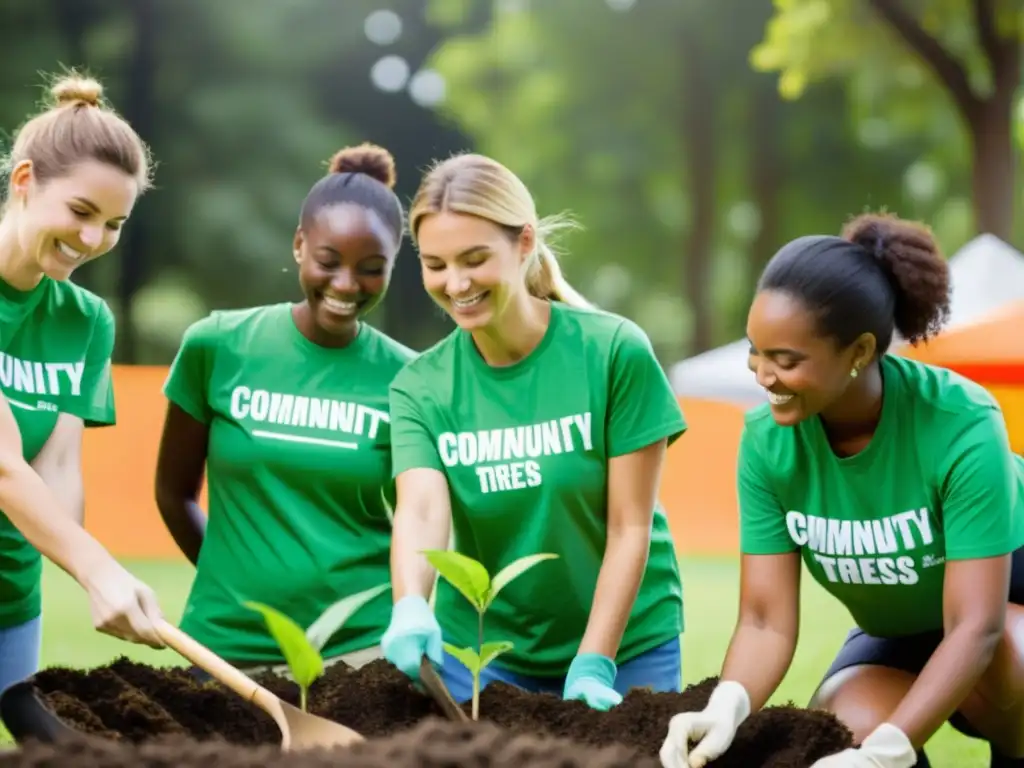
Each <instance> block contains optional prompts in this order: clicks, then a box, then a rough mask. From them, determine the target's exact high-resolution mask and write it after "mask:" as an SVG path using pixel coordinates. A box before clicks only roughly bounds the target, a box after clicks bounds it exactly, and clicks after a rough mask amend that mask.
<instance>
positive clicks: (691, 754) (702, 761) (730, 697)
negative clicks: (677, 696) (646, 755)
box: [658, 680, 750, 768]
mask: <svg viewBox="0 0 1024 768" xmlns="http://www.w3.org/2000/svg"><path fill="white" fill-rule="evenodd" d="M749 715H750V696H749V695H748V694H747V691H746V689H745V688H744V687H743V686H742V685H740V684H739V683H737V682H734V681H732V680H725V681H723V682H720V683H719V684H718V685H717V686H715V690H714V691H712V693H711V698H709V699H708V703H707V706H706V707H704V709H703V710H701V711H700V712H680V713H679V714H678V715H675V716H673V717H672V719H671V720H669V723H668V736H666V737H665V743H664V744H662V746H661V752H660V753H659V754H658V756H659V757H660V758H661V764H662V766H663V768H703V767H704V766H705V765H707V763H709V762H710V761H712V760H714V759H715V758H717V757H721V755H722V754H723V753H724V752H725V751H726V750H727V749H728V748H729V747H730V746H731V745H732V740H733V739H734V738H735V737H736V730H737V729H738V728H739V727H740V724H741V723H742V722H743V721H744V720H746V719H747V717H748V716H749ZM691 741H696V742H697V746H696V747H694V748H693V751H690V748H689V747H690V742H691Z"/></svg>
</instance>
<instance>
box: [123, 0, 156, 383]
mask: <svg viewBox="0 0 1024 768" xmlns="http://www.w3.org/2000/svg"><path fill="white" fill-rule="evenodd" d="M127 6H128V12H129V13H130V14H131V17H132V26H133V27H134V33H135V35H134V36H135V44H134V47H133V50H132V55H131V57H130V58H129V59H128V60H127V62H126V65H127V66H126V72H127V76H128V77H127V83H128V87H127V89H126V90H127V95H126V98H125V109H124V116H125V118H126V119H127V120H128V122H130V123H131V124H132V127H134V128H135V130H136V131H137V132H138V133H139V135H140V136H141V137H142V139H143V141H147V142H149V141H151V137H152V135H153V129H154V126H155V123H156V121H155V116H156V115H155V110H156V105H155V103H154V101H153V93H154V90H155V86H154V81H155V79H156V7H155V6H156V0H127ZM147 213H148V210H146V209H145V207H144V206H143V209H142V210H140V211H138V212H137V213H136V214H135V216H133V217H132V221H131V222H130V223H129V225H128V227H127V228H126V232H125V236H124V239H123V240H122V245H121V260H120V265H121V275H120V280H118V286H117V298H118V303H119V304H120V309H121V321H120V322H119V323H118V329H117V331H118V332H117V339H118V344H119V346H120V355H119V360H120V361H121V362H124V363H129V364H131V363H135V362H137V349H138V340H137V337H136V327H135V322H134V313H133V311H132V309H133V302H134V298H135V294H136V293H138V291H139V289H140V288H142V286H143V284H144V283H145V280H146V272H147V269H146V267H147V263H146V260H147V255H148V252H149V242H150V227H149V221H148V218H149V217H148V216H147Z"/></svg>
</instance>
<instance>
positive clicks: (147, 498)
mask: <svg viewBox="0 0 1024 768" xmlns="http://www.w3.org/2000/svg"><path fill="white" fill-rule="evenodd" d="M1022 41H1024V4H1022V0H775V2H771V0H703V1H698V0H3V2H2V3H0V48H2V50H3V51H4V57H3V66H2V67H0V127H2V128H3V129H4V131H7V132H10V131H13V130H14V129H15V128H16V127H17V126H18V125H19V124H20V122H21V121H22V119H23V118H24V116H25V115H26V114H27V113H28V112H30V111H31V110H32V109H33V107H34V105H35V102H36V101H37V99H38V98H39V97H40V96H41V95H42V90H41V89H42V88H43V87H45V85H46V82H47V81H46V78H45V75H46V74H47V73H56V72H59V71H61V69H62V68H64V67H77V68H81V69H84V70H86V71H88V72H89V73H91V74H93V75H95V76H97V77H99V78H100V79H101V80H102V82H103V84H104V86H105V88H106V94H107V96H108V97H109V99H110V100H111V102H112V104H113V105H114V106H115V107H116V108H117V109H118V110H119V111H120V112H121V113H122V114H124V115H125V116H126V117H127V118H128V119H129V120H130V121H131V122H132V123H133V125H134V126H135V127H136V128H137V129H138V130H139V132H140V133H141V134H142V135H143V137H144V138H145V139H146V140H147V141H148V142H149V144H150V146H151V147H152V150H153V153H154V155H155V158H156V160H157V162H158V167H157V172H156V188H155V189H154V190H153V191H151V192H150V193H148V194H147V195H146V196H145V197H143V198H142V199H141V200H140V202H139V204H138V206H137V208H136V212H135V214H134V215H133V217H132V220H131V221H130V223H129V225H128V227H127V229H126V231H125V235H124V236H123V238H122V240H121V244H120V245H119V246H118V248H117V249H116V250H115V251H114V253H113V254H111V255H110V256H107V257H105V258H103V259H100V260H98V261H96V262H93V263H91V264H89V265H87V266H85V267H83V268H82V269H80V270H79V271H78V272H76V276H75V279H76V281H78V282H80V283H82V284H83V285H85V286H87V287H88V288H90V289H92V290H94V291H96V292H97V293H99V294H100V295H101V296H103V297H104V298H105V299H107V300H108V301H109V303H110V305H111V307H112V308H113V309H114V312H115V314H116V316H117V318H118V337H117V347H116V353H115V362H116V363H117V364H118V366H119V369H118V372H117V376H118V377H119V378H118V390H117V397H118V403H119V424H118V426H117V427H115V428H114V429H111V430H95V431H92V432H90V434H89V435H88V436H87V441H90V440H91V441H92V444H91V446H92V447H91V449H90V448H89V446H88V445H87V451H86V459H85V461H86V472H87V478H86V480H87V491H88V493H89V495H88V498H87V516H86V519H87V525H88V526H90V527H91V528H92V529H93V530H94V531H97V532H98V535H99V536H100V538H101V540H103V541H104V542H105V543H107V544H108V545H110V546H112V547H113V548H114V550H115V551H117V552H118V553H119V554H121V555H123V556H125V557H126V558H129V559H131V558H135V559H134V560H132V562H135V563H136V564H137V568H138V569H139V572H140V573H141V574H145V575H146V576H147V577H149V578H152V579H153V580H154V586H159V587H160V589H161V590H162V595H164V598H165V601H166V603H167V606H166V607H167V609H168V611H169V612H170V613H171V614H172V615H173V616H175V617H176V616H177V615H178V614H177V611H180V608H181V605H182V602H183V600H184V596H185V593H186V591H187V588H188V583H189V581H190V578H191V577H190V572H191V568H190V566H188V565H187V564H185V563H184V562H183V560H182V559H181V558H180V557H178V556H177V553H176V550H175V549H174V547H173V543H172V542H171V541H170V538H169V536H167V535H166V532H165V531H163V529H162V524H161V523H160V520H159V516H158V513H157V512H156V509H155V506H154V504H153V500H152V466H153V462H154V457H155V450H156V442H157V441H158V439H159V428H160V424H161V423H162V417H163V407H164V402H163V399H162V396H161V395H160V390H159V387H160V384H161V383H162V376H163V372H164V370H165V369H164V366H166V365H167V364H168V363H169V362H170V361H171V359H172V358H173V356H174V354H175V352H176V350H177V347H178V344H179V342H180V339H181V335H182V332H183V331H184V330H185V328H186V327H187V326H188V325H189V324H190V323H192V322H194V321H195V320H197V319H199V318H201V317H203V316H205V315H206V314H207V313H208V312H209V311H211V310H213V309H220V308H232V307H245V306H252V305H256V304H263V303H269V302H276V301H286V300H296V299H298V298H300V294H299V289H298V285H297V276H296V274H295V266H294V263H293V262H292V259H291V240H292V236H293V232H294V228H295V225H296V222H297V217H298V210H299V206H300V204H301V201H302V199H303V197H304V196H305V194H306V192H307V190H308V189H309V187H310V185H311V184H313V183H314V182H315V181H316V180H317V179H318V178H319V177H320V176H321V175H322V174H323V172H324V171H325V163H326V160H327V159H328V158H329V157H330V155H331V154H332V153H333V152H335V151H336V150H337V149H339V148H340V147H342V146H346V145H352V144H357V143H359V142H362V141H371V142H375V143H378V144H381V145H383V146H385V147H387V148H388V149H389V150H390V151H391V152H392V153H393V154H394V156H395V158H396V162H397V166H398V185H397V191H398V193H399V195H400V196H401V198H402V199H403V200H404V201H408V200H409V199H410V198H411V196H412V194H413V193H414V191H415V189H416V186H417V184H418V182H419V179H420V176H421V173H422V172H423V171H424V170H425V169H426V167H427V166H428V164H429V163H430V162H431V161H432V160H433V159H435V158H443V157H445V156H447V155H449V154H451V153H453V152H458V151H464V150H474V151H478V152H482V153H485V154H489V155H492V156H494V157H496V158H498V159H499V160H501V161H502V162H503V163H505V164H507V165H508V166H510V167H511V168H512V169H513V170H514V171H516V172H517V173H518V174H519V175H520V176H521V177H522V178H523V179H524V180H525V182H526V183H527V184H528V185H529V187H530V188H531V190H532V191H533V192H534V194H535V197H536V199H537V203H538V207H539V209H540V212H541V213H542V214H549V213H555V212H559V211H569V212H571V213H573V214H574V215H575V217H576V218H577V219H578V220H579V222H580V223H581V224H582V225H583V229H582V230H580V231H578V232H574V233H572V234H571V235H570V236H568V237H567V238H566V239H565V240H563V241H562V242H561V243H560V246H561V249H562V251H563V252H564V255H563V264H564V269H565V271H566V273H567V276H568V278H569V280H570V281H571V282H572V283H573V284H574V285H575V286H577V287H578V288H579V289H580V290H581V291H582V292H583V293H584V294H585V295H586V296H588V297H589V298H590V299H591V300H593V301H595V302H596V303H597V304H599V305H600V306H602V307H604V308H606V309H609V310H612V311H614V312H618V313H621V314H623V315H626V316H628V317H630V318H632V319H633V320H635V321H636V322H638V323H639V324H640V325H641V326H642V327H643V328H644V329H645V330H646V331H647V333H648V334H649V335H650V337H651V339H652V342H653V343H654V346H655V349H656V351H657V353H658V356H659V358H660V360H661V361H662V363H663V365H664V366H665V368H666V370H668V371H669V372H670V373H671V374H672V378H673V383H674V384H675V385H676V387H677V391H678V392H679V394H680V397H681V399H683V400H685V403H684V409H685V410H686V412H687V415H688V417H689V418H690V421H691V425H692V429H691V432H690V435H688V437H687V438H686V439H684V440H682V441H680V442H679V443H678V444H677V446H676V447H674V448H673V451H672V452H671V454H672V457H670V461H672V460H673V458H674V461H675V465H676V467H675V469H673V470H671V471H668V472H666V483H667V484H671V483H675V486H673V488H671V489H668V490H665V491H664V492H663V494H662V497H663V500H665V501H666V506H668V507H669V512H670V515H672V521H673V531H674V533H675V535H676V537H677V539H678V540H679V541H680V550H681V552H682V553H683V554H684V573H685V574H687V577H688V584H687V594H688V595H690V596H692V597H688V598H687V600H688V602H687V614H688V619H687V621H688V627H689V630H688V638H689V639H688V640H687V642H686V648H687V651H686V653H685V655H684V670H685V676H686V678H687V681H688V682H689V681H693V680H694V679H699V678H700V677H702V676H705V675H710V674H714V673H716V671H717V669H718V666H719V665H720V663H721V654H722V652H723V649H724V647H725V643H726V642H727V639H728V634H729V632H730V631H731V627H732V622H733V621H734V619H735V609H734V606H735V597H736V590H737V584H736V568H735V565H736V560H735V507H734V498H733V490H732V489H733V483H734V481H733V473H734V471H735V464H734V459H735V445H736V441H737V439H738V435H739V429H740V426H741V423H742V413H743V410H744V409H745V408H746V407H748V406H749V404H750V403H751V402H753V401H756V400H757V398H758V392H757V390H756V387H754V386H753V381H752V378H753V377H752V376H751V374H750V373H749V372H748V371H746V369H745V365H746V348H745V346H744V344H743V342H742V340H741V339H742V337H743V335H744V325H745V315H746V310H747V307H748V304H749V301H750V298H751V292H752V288H753V285H754V282H755V280H756V278H757V276H758V273H759V271H760V269H761V267H762V266H763V265H764V263H765V262H766V260H767V259H768V258H770V256H771V255H772V254H773V253H774V252H775V250H776V249H777V248H778V247H779V246H780V245H781V244H782V243H784V242H785V241H787V240H789V239H791V238H793V237H796V236H799V235H803V234H808V233H826V234H834V233H838V232H839V230H840V228H841V226H842V224H843V222H844V221H845V220H846V219H847V218H849V217H850V216H852V215H855V214H857V213H859V212H862V211H864V210H867V209H873V210H878V209H887V210H890V211H894V212H896V213H898V214H900V215H902V216H905V217H914V218H919V219H922V220H924V221H926V222H927V223H928V224H929V225H930V226H931V227H932V228H933V230H934V231H935V233H936V235H937V237H938V239H939V241H940V243H941V245H942V248H943V250H944V252H945V253H946V254H947V256H950V257H953V260H954V262H955V263H956V267H957V268H956V270H955V275H954V285H955V295H954V318H953V320H954V323H953V324H954V326H955V330H957V332H954V333H952V334H951V338H950V339H949V340H948V344H947V346H946V347H943V346H942V343H941V342H942V339H940V340H939V342H940V343H938V349H940V350H942V354H939V353H938V352H936V353H934V355H933V357H932V360H933V361H935V362H939V363H941V364H950V365H951V366H954V367H957V366H958V367H959V368H961V369H962V370H963V371H964V372H965V373H968V375H973V376H975V377H977V378H978V379H979V380H982V381H983V383H985V384H986V386H991V387H992V389H993V391H995V392H997V394H998V396H999V397H1000V400H1001V402H1002V403H1003V404H1004V409H1005V410H1006V412H1007V414H1008V419H1011V418H1012V419H1014V420H1016V421H1015V426H1014V427H1013V429H1012V434H1013V440H1014V445H1015V448H1016V450H1018V451H1019V450H1021V446H1024V428H1022V427H1024V395H1022V393H1024V351H1022V349H1021V345H1022V344H1024V342H1022V341H1021V340H1020V338H1021V337H1020V336H1019V329H1020V328H1021V327H1022V325H1024V310H1022V309H1021V306H1022V305H1021V304H1020V302H1021V301H1024V256H1021V254H1020V252H1019V251H1018V249H1019V248H1021V247H1024V217H1020V216H1018V215H1017V210H1018V208H1017V205H1018V202H1017V195H1018V187H1019V178H1020V171H1021V152H1020V150H1021V149H1022V147H1024V107H1022V101H1021V93H1020V81H1021V66H1022V62H1021V45H1022ZM7 138H8V136H7V135H6V134H5V135H4V136H0V141H2V142H6V140H7ZM993 313H994V314H993ZM990 316H994V318H995V319H994V320H993V321H992V324H987V321H988V320H989V317H990ZM371 322H373V323H374V324H375V325H377V326H379V327H381V328H382V329H384V330H385V331H386V332H388V333H390V334H392V335H393V336H394V337H395V338H397V339H398V340H400V341H402V342H403V343H405V344H407V345H409V346H411V347H413V348H415V349H423V348H425V347H427V346H429V345H430V344H432V343H434V342H435V341H436V340H438V339H439V338H440V337H441V336H442V335H443V334H445V333H447V332H448V331H449V330H450V329H451V325H450V323H449V321H448V320H447V318H446V317H445V316H444V315H443V313H441V312H440V311H439V310H437V309H435V308H434V307H433V305H432V304H431V302H430V301H429V299H428V298H427V297H426V295H425V293H424V291H423V289H422V286H421V281H420V273H419V269H418V264H417V260H416V255H415V252H414V250H413V248H412V247H411V244H410V243H409V242H408V241H406V243H405V246H404V247H403V252H402V254H401V256H400V259H399V263H398V266H397V268H396V271H395V274H394V278H393V282H392V286H391V289H390V293H389V296H388V298H387V299H386V301H385V302H384V303H383V304H382V306H381V307H380V308H379V309H378V310H376V312H375V313H374V315H373V316H372V317H371ZM959 329H964V333H962V334H960V335H958V332H959ZM737 340H739V341H737ZM965 350H966V351H965ZM925 356H926V357H927V354H925ZM936 356H937V357H936ZM136 373H138V375H136ZM125 462H128V463H133V464H134V466H132V467H130V468H129V467H128V466H127V465H126V464H125ZM129 517H130V522H129V521H128V519H127V518H129ZM716 531H717V533H716ZM47 573H48V576H47V590H48V592H47V598H46V599H47V603H46V605H47V609H46V610H47V612H48V616H47V618H44V626H47V627H50V628H51V629H50V630H49V631H48V632H47V635H46V641H45V656H44V662H45V663H47V664H50V663H61V664H81V665H90V664H97V663H101V662H102V661H103V660H105V659H109V658H110V657H111V656H112V655H113V654H115V653H126V652H127V653H129V654H135V655H136V656H137V657H139V658H145V659H147V660H155V659H156V658H161V659H163V660H164V662H165V663H175V660H174V659H173V658H168V654H167V653H162V654H153V653H148V652H145V651H142V650H140V649H136V648H130V647H127V646H124V644H121V643H117V642H116V641H113V640H109V641H108V640H106V639H102V638H98V637H97V638H95V639H94V643H93V644H91V645H90V644H85V643H82V642H81V640H82V635H81V630H82V629H83V628H84V627H85V625H86V623H87V621H88V619H87V615H86V614H85V613H84V612H83V611H84V604H83V603H82V602H81V600H80V597H79V596H78V595H76V594H75V588H74V587H73V586H71V585H70V583H69V582H68V580H67V579H66V578H65V577H63V575H61V574H55V573H54V571H53V570H52V569H48V571H47ZM689 577H692V578H689ZM808 589H810V590H811V592H810V597H808V598H807V599H808V601H809V602H808V603H807V606H806V609H809V611H810V616H811V618H810V619H809V621H810V622H811V623H812V625H814V626H813V627H812V630H813V631H811V632H810V633H808V632H806V631H805V633H804V634H803V636H802V645H801V650H800V651H799V652H798V655H797V661H796V663H795V667H794V671H793V672H792V673H791V675H790V677H788V678H787V681H786V684H785V685H784V687H783V690H782V691H781V692H780V697H782V698H790V697H792V698H794V699H795V700H797V701H799V702H801V703H802V702H805V701H806V700H807V698H808V697H809V696H810V693H811V691H812V690H813V687H814V685H815V684H816V682H817V680H818V677H819V676H820V674H821V672H822V671H823V670H824V668H825V666H826V665H827V663H828V661H829V659H831V656H832V654H834V652H835V650H836V648H837V647H838V645H839V643H840V642H841V639H842V637H843V635H844V634H845V631H846V627H847V626H848V624H849V620H848V617H847V616H846V615H845V613H843V612H842V611H841V609H838V608H837V607H836V606H835V605H834V604H833V603H831V602H830V601H827V600H824V599H823V598H822V593H821V592H820V591H818V590H816V589H815V588H814V587H808ZM815 617H816V618H815ZM823 618H826V619H827V620H822V619H823ZM939 741H940V742H941V743H940V749H939V750H938V753H937V755H938V759H936V760H935V765H938V766H942V765H946V766H953V765H958V766H962V765H980V764H987V763H983V762H979V761H980V760H981V757H980V755H981V754H982V752H981V748H980V746H979V745H977V744H969V743H967V742H966V740H964V739H962V738H960V739H957V738H955V737H953V736H952V735H951V734H950V733H949V731H948V728H947V729H946V730H944V732H943V736H942V737H941V738H940V739H939Z"/></svg>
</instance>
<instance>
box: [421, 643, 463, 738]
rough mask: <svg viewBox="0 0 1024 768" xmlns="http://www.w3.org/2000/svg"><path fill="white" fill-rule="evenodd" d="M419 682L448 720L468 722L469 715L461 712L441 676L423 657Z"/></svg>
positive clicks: (428, 660)
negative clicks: (421, 682)
mask: <svg viewBox="0 0 1024 768" xmlns="http://www.w3.org/2000/svg"><path fill="white" fill-rule="evenodd" d="M420 680H421V681H423V685H424V687H425V688H426V689H427V692H428V693H430V695H431V696H432V697H433V698H434V701H436V702H437V703H438V704H439V705H440V706H441V709H443V710H444V713H445V715H447V716H448V719H450V720H454V721H455V722H460V721H461V722H466V721H468V720H469V715H467V714H466V713H465V712H463V711H462V707H460V706H459V704H458V702H456V701H455V699H453V698H452V694H451V692H450V691H449V690H448V686H446V685H445V684H444V681H443V680H442V679H441V676H440V675H439V674H437V672H436V671H435V670H434V667H433V665H432V664H431V663H430V659H428V658H427V657H426V656H424V657H423V661H422V662H420Z"/></svg>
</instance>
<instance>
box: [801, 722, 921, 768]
mask: <svg viewBox="0 0 1024 768" xmlns="http://www.w3.org/2000/svg"><path fill="white" fill-rule="evenodd" d="M916 764H917V750H916V749H914V745H913V744H911V743H910V739H908V738H907V735H906V734H905V733H903V731H901V730H900V729H899V728H897V727H896V726H895V725H892V724H890V723H882V724H881V725H880V726H878V727H877V728H875V730H873V731H872V732H871V735H870V736H868V737H867V738H866V739H864V741H863V742H862V743H861V745H860V748H859V749H845V750H843V751H842V752H838V753H837V754H834V755H829V756H828V757H823V758H821V759H820V760H818V761H817V762H816V763H815V764H814V765H813V766H811V768H913V766H914V765H916Z"/></svg>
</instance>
